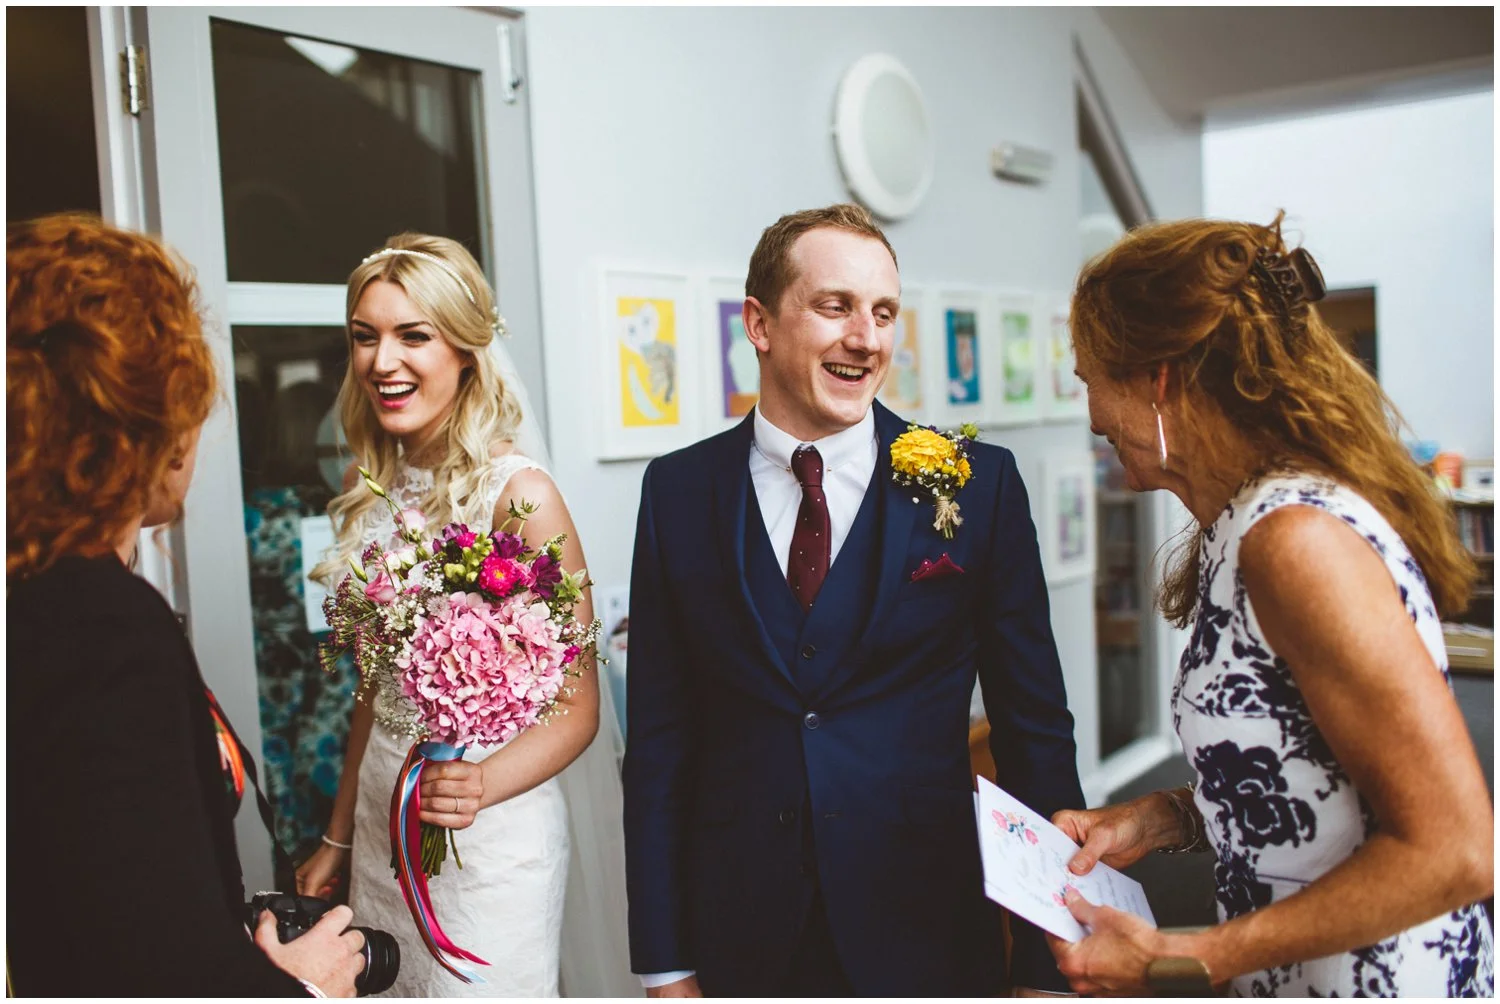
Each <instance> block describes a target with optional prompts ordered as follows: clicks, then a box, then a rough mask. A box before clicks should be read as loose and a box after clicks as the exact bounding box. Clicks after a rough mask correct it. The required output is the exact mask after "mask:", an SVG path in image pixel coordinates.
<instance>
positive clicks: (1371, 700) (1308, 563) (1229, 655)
mask: <svg viewBox="0 0 1500 1004" xmlns="http://www.w3.org/2000/svg"><path fill="white" fill-rule="evenodd" d="M1280 223H1281V218H1280V217H1279V216H1278V217H1277V219H1276V220H1275V221H1274V222H1273V223H1272V224H1271V225H1270V226H1256V225H1254V224H1248V223H1232V222H1225V221H1219V220H1183V221H1179V222H1174V223H1158V224H1153V225H1150V226H1146V227H1142V228H1140V229H1138V230H1136V231H1134V232H1132V233H1131V234H1130V235H1128V236H1127V237H1126V238H1125V239H1124V240H1122V241H1120V242H1119V243H1118V244H1117V245H1115V246H1114V247H1113V248H1111V249H1110V250H1109V251H1107V252H1106V253H1105V254H1104V255H1103V256H1101V257H1100V258H1099V259H1097V260H1096V261H1094V262H1093V263H1091V264H1090V265H1089V266H1088V267H1087V268H1085V269H1084V272H1083V275H1082V276H1081V277H1080V279H1079V280H1078V287H1077V290H1076V291H1075V293H1074V296H1073V315H1072V323H1073V337H1074V342H1075V347H1076V350H1077V356H1078V374H1079V376H1080V377H1082V378H1083V379H1084V381H1085V382H1086V384H1087V385H1088V397H1089V417H1090V420H1091V423H1092V425H1093V429H1094V432H1095V433H1096V434H1098V435H1102V436H1106V437H1108V439H1109V441H1110V442H1111V443H1112V444H1113V445H1114V447H1115V450H1116V451H1117V452H1118V453H1119V455H1120V460H1121V463H1122V464H1123V465H1124V467H1125V471H1126V480H1127V484H1128V486H1129V487H1130V488H1132V489H1134V490H1135V491H1151V490H1154V489H1165V490H1168V491H1170V492H1172V493H1173V494H1175V495H1176V496H1177V497H1178V498H1179V499H1181V500H1182V503H1183V505H1184V506H1186V507H1187V509H1188V511H1189V512H1190V513H1192V515H1193V517H1194V519H1195V521H1196V525H1195V526H1194V527H1193V528H1192V529H1191V532H1190V534H1189V535H1188V537H1187V540H1186V546H1185V548H1184V549H1183V550H1182V551H1181V552H1180V554H1179V557H1178V560H1177V561H1176V562H1175V563H1174V564H1173V565H1172V566H1171V567H1170V568H1169V569H1168V570H1167V573H1166V577H1165V580H1164V582H1163V584H1162V590H1161V597H1160V603H1161V607H1162V611H1163V612H1164V613H1165V614H1166V616H1167V618H1168V619H1169V620H1171V621H1172V622H1173V623H1175V624H1177V625H1178V626H1180V627H1188V626H1189V625H1191V627H1192V632H1193V633H1192V638H1191V640H1190V641H1189V643H1188V646H1187V649H1186V651H1184V652H1183V655H1182V662H1181V665H1180V667H1179V669H1178V673H1177V679H1176V685H1175V687H1174V688H1173V695H1172V710H1173V716H1174V719H1175V722H1176V726H1177V732H1178V736H1179V737H1180V738H1181V740H1182V744H1183V748H1184V750H1185V751H1186V753H1187V756H1188V760H1189V761H1190V763H1191V764H1192V767H1193V770H1194V772H1195V774H1196V776H1197V779H1196V781H1195V784H1194V785H1192V786H1189V787H1187V788H1182V789H1176V790H1173V791H1163V792H1153V793H1152V794H1150V795H1146V796H1144V797H1142V798H1138V799H1136V800H1134V801H1132V802H1128V803H1125V804H1123V805H1113V806H1108V807H1106V808H1103V809H1097V810H1093V811H1087V812H1083V811H1065V812H1061V813H1059V814H1058V815H1057V817H1056V818H1055V820H1054V821H1055V822H1056V823H1057V824H1058V826H1060V827H1061V828H1062V829H1063V830H1064V831H1065V832H1067V833H1069V834H1070V835H1071V836H1073V837H1074V838H1075V839H1076V840H1078V842H1079V843H1081V844H1082V845H1083V847H1082V850H1080V851H1079V853H1078V854H1077V855H1076V856H1075V857H1074V859H1073V861H1072V862H1071V867H1072V869H1073V870H1074V871H1075V872H1076V873H1080V874H1081V873H1084V872H1087V871H1088V870H1089V869H1090V868H1092V867H1093V864H1094V862H1096V861H1100V860H1102V861H1104V862H1105V863H1106V864H1110V865H1114V866H1116V867H1122V866H1125V865H1129V864H1131V863H1133V862H1135V861H1138V860H1139V859H1140V858H1141V857H1142V856H1144V855H1145V854H1148V853H1150V852H1151V851H1152V850H1205V851H1207V850H1211V851H1212V852H1213V853H1214V854H1215V855H1216V857H1217V859H1218V861H1217V866H1216V867H1215V869H1214V878H1215V886H1216V889H1215V891H1216V896H1217V900H1218V908H1219V918H1220V920H1221V921H1222V923H1220V924H1218V925H1217V926H1214V927H1210V928H1207V929H1205V930H1203V931H1200V932H1196V933H1191V934H1185V933H1167V932H1162V931H1157V930H1154V929H1152V928H1151V927H1150V926H1149V925H1148V924H1146V923H1145V922H1144V921H1141V920H1140V919H1139V918H1136V917H1132V916H1129V915H1127V914H1124V913H1121V912H1119V911H1116V910H1112V909H1109V908H1106V907H1099V906H1093V905H1090V904H1088V903H1086V902H1084V901H1083V900H1082V899H1081V898H1080V897H1078V895H1077V894H1076V893H1071V895H1070V901H1071V902H1070V905H1071V908H1072V909H1073V912H1074V915H1075V916H1076V917H1077V918H1078V919H1079V921H1080V922H1082V923H1083V924H1084V925H1086V926H1087V927H1088V928H1089V930H1090V934H1089V936H1088V937H1086V938H1084V939H1083V940H1082V941H1080V942H1078V943H1077V944H1071V945H1070V944H1067V943H1064V942H1061V941H1058V940H1056V939H1054V940H1053V951H1054V952H1055V953H1056V955H1057V958H1058V966H1059V968H1060V969H1061V970H1062V972H1063V974H1064V975H1066V976H1067V977H1068V978H1069V980H1070V982H1071V983H1072V985H1073V988H1074V989H1075V990H1078V991H1080V992H1084V993H1094V992H1099V991H1106V992H1119V991H1123V992H1138V991H1140V990H1141V989H1142V988H1144V987H1146V986H1148V985H1150V986H1156V987H1157V988H1158V989H1164V988H1166V986H1168V985H1175V986H1176V987H1178V988H1179V989H1180V988H1181V987H1182V984H1183V983H1184V982H1185V981H1186V977H1189V976H1194V975H1195V976H1196V977H1197V981H1198V983H1199V985H1200V989H1207V984H1208V982H1209V981H1210V980H1211V981H1212V982H1213V983H1216V984H1220V983H1224V982H1228V983H1229V984H1230V990H1231V992H1233V993H1235V994H1237V995H1244V996H1296V997H1328V996H1340V997H1344V996H1397V995H1400V996H1430V997H1471V996H1493V995H1494V944H1493V933H1492V931H1491V922H1490V920H1489V918H1488V917H1486V915H1485V910H1484V908H1483V906H1482V905H1480V903H1479V902H1478V901H1480V900H1483V899H1485V898H1486V897H1488V896H1490V895H1491V894H1492V893H1493V890H1494V860H1493V857H1494V821H1493V815H1492V811H1493V810H1492V809H1491V806H1490V799H1489V795H1488V793H1487V791H1486V789H1485V781H1484V775H1483V773H1482V772H1481V770H1480V767H1479V762H1478V760H1477V758H1476V757H1475V755H1474V747H1473V744H1472V743H1471V742H1470V741H1469V738H1468V733H1467V730H1466V729H1465V727H1464V722H1463V718H1462V717H1461V715H1460V713H1459V710H1458V705H1457V702H1456V701H1455V700H1454V699H1453V694H1452V691H1451V690H1450V688H1449V686H1448V668H1447V653H1446V650H1445V648H1444V645H1443V633H1442V627H1441V623H1440V621H1439V618H1440V617H1441V616H1444V615H1447V614H1450V613H1453V612H1456V611H1458V610H1461V609H1462V608H1463V607H1464V606H1465V605H1466V603H1467V601H1468V589H1469V585H1470V583H1471V581H1472V578H1473V573H1474V570H1473V563H1472V562H1471V561H1470V560H1469V558H1468V557H1467V555H1466V554H1465V552H1464V551H1463V549H1462V547H1460V546H1459V543H1458V540H1457V537H1456V535H1455V532H1454V526H1453V520H1452V517H1451V516H1450V515H1449V514H1448V512H1447V511H1446V509H1445V507H1444V504H1443V502H1442V501H1441V500H1440V499H1439V498H1437V496H1436V494H1435V493H1434V490H1433V487H1432V484H1431V481H1430V480H1429V479H1427V478H1425V477H1424V476H1423V475H1422V473H1421V472H1420V471H1419V470H1418V468H1417V465H1416V464H1415V463H1413V462H1412V460H1411V458H1410V457H1409V456H1408V455H1407V453H1406V451H1405V449H1404V448H1403V447H1402V445H1401V441H1400V439H1399V438H1398V437H1397V434H1396V428H1397V423H1398V421H1399V419H1398V417H1397V416H1396V414H1395V409H1394V408H1393V407H1392V406H1391V402H1390V401H1389V400H1388V399H1387V398H1386V396H1385V394H1384V393H1383V392H1382V391H1381V389H1380V387H1379V385H1378V384H1376V382H1375V380H1374V379H1373V378H1372V377H1371V376H1370V374H1369V373H1368V372H1366V371H1365V369H1364V368H1363V367H1362V366H1361V365H1360V363H1359V362H1358V361H1357V360H1356V359H1355V358H1354V356H1353V355H1352V354H1350V353H1349V351H1348V350H1347V349H1345V347H1344V346H1343V345H1342V344H1341V343H1340V342H1339V340H1338V338H1337V337H1336V336H1335V335H1334V334H1333V332H1332V331H1331V330H1330V329H1329V328H1328V327H1327V325H1325V324H1324V323H1323V322H1322V320H1321V319H1320V318H1319V317H1318V313H1317V310H1316V309H1315V308H1314V307H1313V306H1312V303H1313V302H1314V301H1316V300H1318V299H1319V298H1321V297H1322V295H1323V280H1322V275H1321V274H1320V272H1319V271H1318V268H1317V265H1316V263H1315V262H1314V261H1313V260H1312V257H1311V256H1310V255H1309V254H1308V253H1307V252H1306V251H1304V250H1302V249H1300V248H1298V249H1289V248H1288V247H1287V246H1286V244H1285V242H1284V241H1283V239H1282V235H1281V226H1280Z"/></svg>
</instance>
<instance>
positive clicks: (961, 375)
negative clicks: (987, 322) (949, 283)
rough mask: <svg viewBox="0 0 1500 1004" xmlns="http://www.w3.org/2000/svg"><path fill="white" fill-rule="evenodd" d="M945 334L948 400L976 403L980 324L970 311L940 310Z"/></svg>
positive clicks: (977, 399) (956, 402) (949, 401)
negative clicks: (946, 342) (946, 338)
mask: <svg viewBox="0 0 1500 1004" xmlns="http://www.w3.org/2000/svg"><path fill="white" fill-rule="evenodd" d="M943 320H944V325H945V327H946V328H947V333H948V403H949V404H978V403H979V324H978V318H977V317H976V315H975V313H974V311H972V310H956V309H950V310H946V311H944V312H943Z"/></svg>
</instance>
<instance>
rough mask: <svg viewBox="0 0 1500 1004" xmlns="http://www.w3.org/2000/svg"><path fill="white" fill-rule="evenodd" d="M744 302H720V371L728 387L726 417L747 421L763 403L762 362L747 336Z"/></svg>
mask: <svg viewBox="0 0 1500 1004" xmlns="http://www.w3.org/2000/svg"><path fill="white" fill-rule="evenodd" d="M743 310H744V301H743V300H720V301H719V302H718V311H717V313H718V315H719V369H720V376H721V378H722V380H723V387H724V417H725V418H744V417H745V416H746V415H748V414H750V409H751V408H754V407H755V402H756V401H758V400H760V360H759V359H758V358H757V357H756V355H755V346H754V345H751V344H750V339H749V338H747V337H745V317H744V314H743Z"/></svg>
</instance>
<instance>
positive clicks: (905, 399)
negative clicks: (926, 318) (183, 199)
mask: <svg viewBox="0 0 1500 1004" xmlns="http://www.w3.org/2000/svg"><path fill="white" fill-rule="evenodd" d="M892 344H893V348H892V349H891V370H890V373H889V374H887V375H886V378H885V386H884V387H882V388H881V390H880V400H881V401H883V402H884V403H885V405H886V407H888V408H890V409H891V410H892V411H895V412H897V413H900V414H904V413H910V412H915V411H921V410H922V339H921V328H919V327H918V325H917V312H916V311H915V310H914V309H912V308H910V307H907V308H904V309H903V310H902V311H901V313H900V314H899V315H898V316H897V318H896V334H895V338H894V339H893V342H892Z"/></svg>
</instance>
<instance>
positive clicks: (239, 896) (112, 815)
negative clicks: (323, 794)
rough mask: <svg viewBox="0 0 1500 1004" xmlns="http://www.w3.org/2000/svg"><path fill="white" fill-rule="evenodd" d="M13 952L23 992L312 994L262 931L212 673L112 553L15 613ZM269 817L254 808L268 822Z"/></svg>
mask: <svg viewBox="0 0 1500 1004" xmlns="http://www.w3.org/2000/svg"><path fill="white" fill-rule="evenodd" d="M6 622H7V624H6V626H7V629H8V641H7V648H6V655H7V667H6V673H7V677H8V681H7V692H6V697H7V716H8V720H7V725H8V732H7V743H8V746H7V752H8V754H9V757H8V760H7V764H6V781H7V784H6V808H7V817H6V822H7V843H6V879H7V885H6V897H7V898H6V905H7V907H8V916H7V922H6V926H7V930H6V946H5V947H6V954H7V958H8V963H9V967H10V975H11V978H12V981H13V985H14V987H15V991H16V992H17V993H18V994H20V995H22V996H38V995H45V996H51V995H58V994H61V995H68V996H73V995H79V996H98V995H108V996H144V995H151V996H156V995H161V996H168V997H187V996H200V995H201V996H225V995H234V996H256V997H264V996H294V995H296V996H305V994H306V991H304V990H303V988H302V985H301V984H300V983H299V982H298V981H297V980H295V979H294V978H292V977H291V976H289V975H288V974H287V973H285V972H283V971H282V970H280V969H278V968H277V967H276V966H275V965H273V964H272V963H271V961H270V959H269V958H267V956H266V955H265V954H264V953H263V952H262V951H261V950H260V949H259V948H257V947H256V946H255V944H254V943H253V942H252V941H251V940H250V939H249V937H247V936H246V933H245V928H244V925H243V919H242V915H243V914H244V905H243V904H244V902H245V892H244V888H243V883H242V879H241V875H240V866H239V857H238V854H237V853H236V850H235V841H234V808H235V807H234V805H233V804H232V802H231V800H230V799H229V798H228V797H227V796H226V787H225V782H224V778H223V775H222V774H221V772H220V767H219V754H218V744H217V740H216V738H215V732H214V724H213V718H212V716H211V713H210V711H209V704H208V699H207V697H206V695H205V692H204V684H203V678H202V676H201V675H200V673H199V671H198V665H197V662H196V661H195V660H194V658H193V652H192V649H191V647H190V646H189V645H188V641H187V638H186V637H185V636H184V634H183V632H182V630H181V629H180V628H179V627H178V624H177V621H176V619H175V618H174V617H173V615H172V611H171V610H170V609H169V608H168V606H167V604H166V602H165V601H164V600H163V599H162V598H161V596H160V595H159V594H158V593H157V592H156V590H155V589H153V588H152V587H151V586H150V585H149V584H147V583H146V582H144V581H143V580H141V579H139V578H137V577H136V576H134V575H132V574H131V573H130V572H129V571H128V570H127V569H126V568H125V567H124V566H123V565H122V564H121V563H120V561H119V559H117V558H115V557H114V556H107V557H102V558H78V557H69V558H64V559H62V560H60V561H58V562H57V564H55V565H53V566H52V567H51V568H50V569H48V570H47V571H46V572H44V573H43V574H41V575H38V576H36V577H34V578H32V579H28V580H25V581H22V582H19V583H12V584H11V585H10V589H9V596H8V597H7V600H6ZM252 811H253V810H252Z"/></svg>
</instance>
